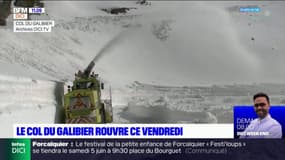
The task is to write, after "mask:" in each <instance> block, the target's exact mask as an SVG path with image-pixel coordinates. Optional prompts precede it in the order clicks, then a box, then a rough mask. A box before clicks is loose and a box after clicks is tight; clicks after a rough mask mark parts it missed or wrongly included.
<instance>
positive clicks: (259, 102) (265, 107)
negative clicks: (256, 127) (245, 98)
mask: <svg viewBox="0 0 285 160" xmlns="http://www.w3.org/2000/svg"><path fill="white" fill-rule="evenodd" d="M269 108H270V106H269V103H268V102H267V99H266V98H265V97H258V98H256V99H255V100H254V110H255V113H256V114H257V115H258V117H259V118H261V119H262V118H264V117H266V115H267V114H268V112H269Z"/></svg>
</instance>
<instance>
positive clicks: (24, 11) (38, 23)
mask: <svg viewBox="0 0 285 160" xmlns="http://www.w3.org/2000/svg"><path fill="white" fill-rule="evenodd" d="M44 13H45V9H44V8H13V19H14V22H13V26H14V32H51V31H52V27H54V21H53V20H31V18H30V16H31V15H37V16H38V18H41V14H44Z"/></svg>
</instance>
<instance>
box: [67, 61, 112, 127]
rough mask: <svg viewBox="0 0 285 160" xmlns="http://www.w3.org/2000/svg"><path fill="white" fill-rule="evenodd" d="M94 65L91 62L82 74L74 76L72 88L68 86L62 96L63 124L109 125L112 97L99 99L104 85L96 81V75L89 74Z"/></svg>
mask: <svg viewBox="0 0 285 160" xmlns="http://www.w3.org/2000/svg"><path fill="white" fill-rule="evenodd" d="M94 66H95V63H94V62H93V61H92V62H91V63H90V64H89V65H88V67H87V68H86V69H85V70H84V72H81V71H79V72H78V73H76V74H75V80H74V81H73V86H68V91H67V93H66V94H65V95H64V110H65V123H68V124H72V123H91V124H92V123H111V122H112V121H113V114H112V97H111V91H110V99H108V100H102V99H101V89H104V84H103V83H101V82H100V81H99V79H98V74H94V72H92V74H90V73H91V71H92V69H93V67H94Z"/></svg>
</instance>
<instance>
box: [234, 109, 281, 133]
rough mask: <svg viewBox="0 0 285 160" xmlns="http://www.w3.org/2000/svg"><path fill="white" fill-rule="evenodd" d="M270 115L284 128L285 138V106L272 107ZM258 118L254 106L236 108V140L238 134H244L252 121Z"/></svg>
mask: <svg viewBox="0 0 285 160" xmlns="http://www.w3.org/2000/svg"><path fill="white" fill-rule="evenodd" d="M269 113H270V115H271V117H272V118H274V119H275V120H277V121H278V122H279V123H280V124H281V126H282V133H283V136H282V138H285V134H284V133H285V106H271V108H270V111H269ZM255 118H257V115H256V113H255V111H254V108H253V106H234V138H238V135H237V133H238V132H243V131H244V130H245V128H246V127H247V126H248V125H249V124H250V121H251V120H253V119H255Z"/></svg>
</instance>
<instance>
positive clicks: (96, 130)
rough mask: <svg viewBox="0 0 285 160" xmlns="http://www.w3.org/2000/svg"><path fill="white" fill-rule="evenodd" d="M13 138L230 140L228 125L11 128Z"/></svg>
mask: <svg viewBox="0 0 285 160" xmlns="http://www.w3.org/2000/svg"><path fill="white" fill-rule="evenodd" d="M207 130H211V132H207ZM221 130H223V133H221V132H220V131H221ZM13 134H14V138H100V139H106V138H108V139H111V138H123V139H126V138H133V139H139V138H147V139H154V138H233V127H232V124H96V125H93V124H15V125H14V133H13Z"/></svg>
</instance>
